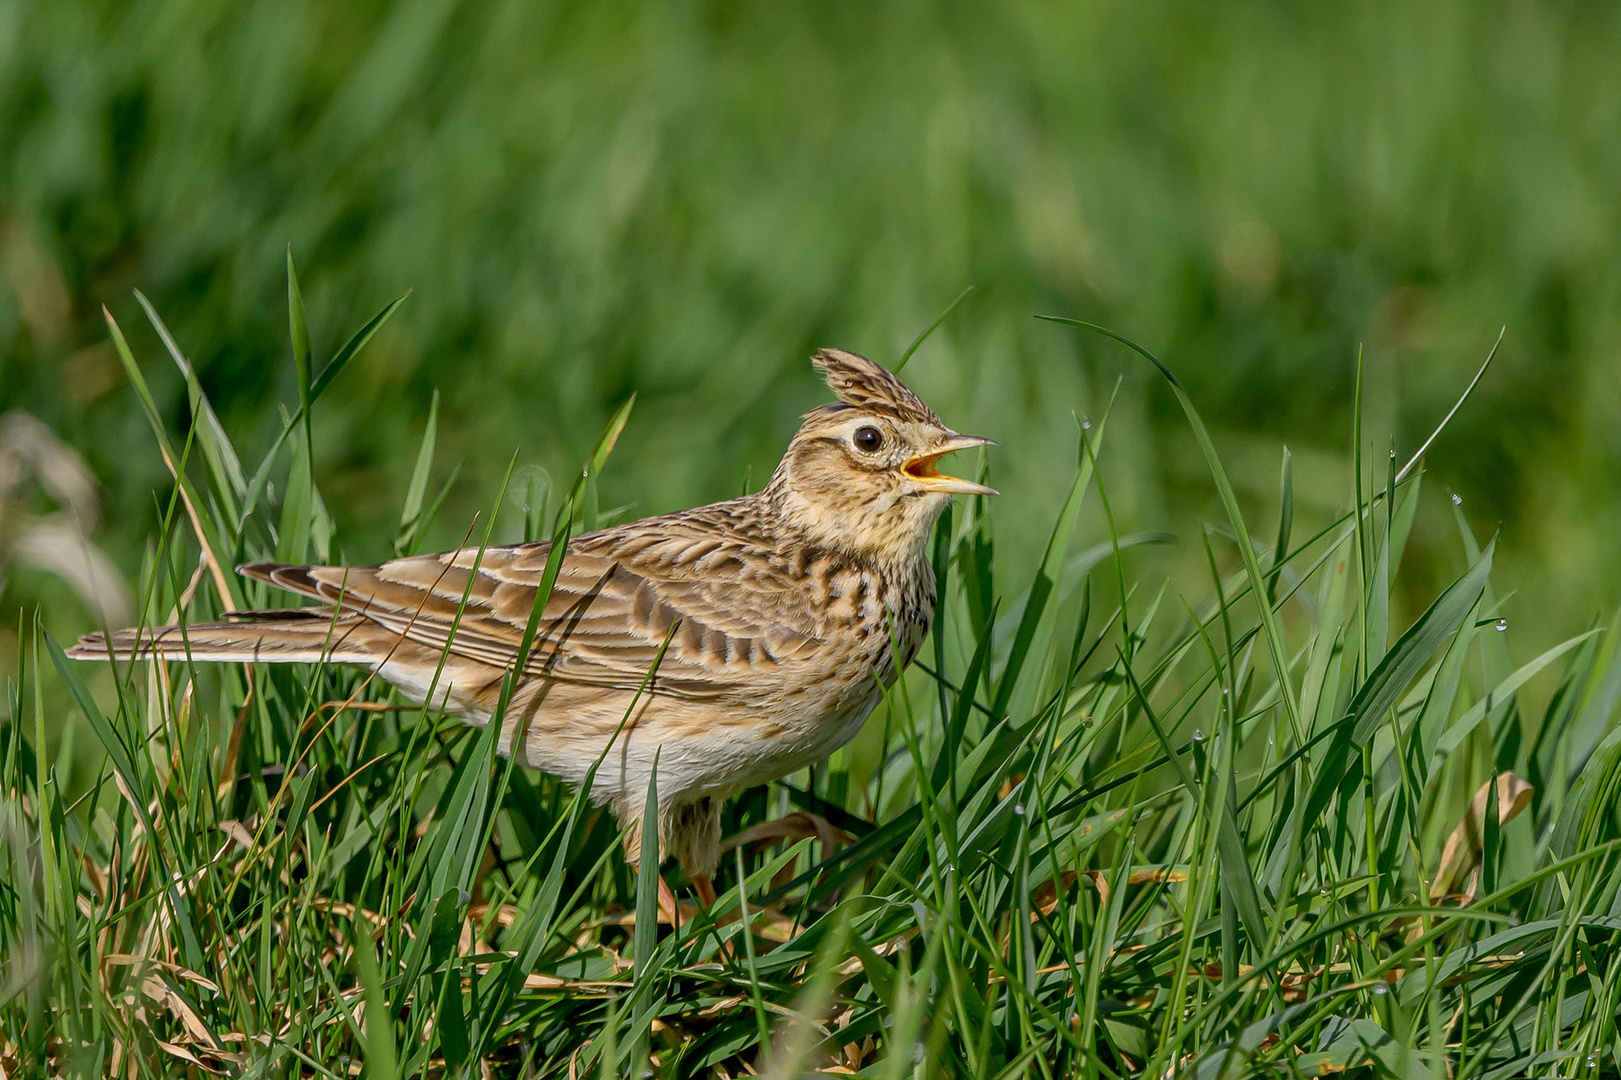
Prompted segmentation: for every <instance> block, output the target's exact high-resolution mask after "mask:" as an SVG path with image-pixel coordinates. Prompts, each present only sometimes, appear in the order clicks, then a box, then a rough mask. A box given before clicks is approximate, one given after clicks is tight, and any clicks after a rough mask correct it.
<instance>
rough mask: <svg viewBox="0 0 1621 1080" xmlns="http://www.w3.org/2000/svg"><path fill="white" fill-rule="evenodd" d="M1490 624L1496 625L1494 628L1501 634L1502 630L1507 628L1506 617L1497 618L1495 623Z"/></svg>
mask: <svg viewBox="0 0 1621 1080" xmlns="http://www.w3.org/2000/svg"><path fill="white" fill-rule="evenodd" d="M1492 625H1493V626H1494V627H1496V629H1497V632H1498V633H1499V634H1501V633H1502V632H1503V631H1504V630H1507V629H1508V620H1507V619H1498V620H1497V621H1496V622H1495V623H1493V624H1492Z"/></svg>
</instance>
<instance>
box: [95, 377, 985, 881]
mask: <svg viewBox="0 0 1621 1080" xmlns="http://www.w3.org/2000/svg"><path fill="white" fill-rule="evenodd" d="M812 362H813V363H814V364H815V366H816V367H817V368H818V369H819V370H820V371H821V372H822V374H823V375H824V376H825V378H826V379H827V383H828V386H829V387H830V388H831V389H832V391H833V393H834V394H835V395H836V396H837V397H838V401H837V402H835V403H832V404H828V405H824V406H822V407H820V408H817V409H815V410H813V411H812V412H810V413H808V414H807V415H806V416H805V418H804V423H803V424H802V426H801V427H800V429H799V431H798V433H797V434H796V435H795V436H794V438H793V440H792V441H791V442H790V443H789V444H788V449H787V452H786V453H785V454H784V455H783V458H782V462H781V464H779V465H778V466H777V469H776V472H775V473H774V474H773V475H772V477H771V481H770V483H768V484H767V485H766V486H765V487H764V488H763V489H761V490H760V491H758V492H756V493H754V494H752V495H745V496H743V497H742V498H738V499H731V500H729V501H726V502H720V503H715V504H713V505H710V506H702V507H698V508H697V509H693V510H684V511H680V512H677V513H673V514H665V515H662V516H659V517H651V518H646V519H643V520H641V521H636V522H632V523H630V524H627V525H620V526H617V527H615V528H611V529H603V530H601V531H599V532H592V533H585V534H583V535H581V536H578V537H576V538H574V539H572V540H570V541H569V543H568V545H567V549H566V551H565V553H564V557H563V560H562V566H561V570H560V572H559V573H558V576H557V580H556V583H555V585H554V587H553V589H552V592H551V594H550V596H549V597H548V599H547V600H546V604H545V608H544V610H543V612H542V615H541V620H540V623H539V631H538V633H537V636H536V638H535V641H534V644H533V647H532V649H531V651H530V653H529V655H528V657H527V659H526V662H525V666H524V669H523V671H522V673H521V675H520V677H519V678H518V680H517V681H516V683H515V688H514V691H513V693H512V696H511V701H510V703H509V705H508V707H507V710H506V713H505V716H504V722H503V731H502V733H501V739H500V744H501V746H500V748H501V752H502V753H504V754H510V753H516V754H517V755H519V759H520V760H521V761H522V762H523V763H524V764H526V765H529V766H532V767H534V768H537V769H540V770H542V771H544V772H548V773H551V774H553V775H555V776H558V777H561V778H563V779H564V780H567V781H569V782H571V783H573V784H574V785H576V786H578V785H580V784H583V783H584V782H585V781H586V779H587V775H588V773H589V772H590V770H591V768H592V767H593V765H594V764H595V763H596V762H597V761H598V760H599V759H601V761H602V764H601V766H600V767H599V768H598V769H597V773H596V776H595V778H594V780H593V782H592V788H591V798H592V799H593V800H594V801H595V802H596V803H597V804H599V805H605V806H607V807H609V808H610V809H611V810H612V811H613V813H614V814H615V816H616V817H617V818H618V820H619V823H620V825H621V828H622V830H623V833H622V835H623V837H624V853H625V857H626V858H627V859H628V860H630V861H631V862H632V863H633V864H634V863H635V862H636V860H637V859H638V858H639V856H640V849H641V845H642V844H643V843H644V842H645V841H644V840H643V837H644V835H645V829H646V823H645V822H644V821H643V815H644V813H645V810H646V803H647V791H648V781H649V778H650V776H651V774H652V772H653V769H654V761H655V755H656V757H657V773H658V776H657V780H658V785H657V791H658V821H657V823H656V833H657V837H658V843H659V845H660V846H659V854H660V855H661V856H669V855H673V856H674V857H675V858H676V859H677V860H679V861H680V863H681V866H682V868H683V869H684V870H685V871H686V873H687V876H688V878H689V880H690V881H691V882H692V883H693V885H694V887H695V889H696V890H697V892H698V894H699V896H700V898H702V899H703V900H704V901H705V902H706V903H709V902H712V901H713V897H714V892H713V889H712V886H711V884H710V875H712V874H713V873H714V871H715V868H716V865H717V863H718V862H719V860H720V852H721V847H720V808H721V805H722V803H723V801H724V800H725V799H727V798H729V797H731V796H733V795H735V794H737V793H739V792H741V791H743V790H744V789H746V788H749V787H752V786H754V785H756V784H762V783H765V782H766V781H769V780H773V779H776V778H778V777H781V776H786V775H788V774H789V773H792V772H795V771H796V770H798V769H802V768H804V767H806V766H807V765H810V764H813V763H814V762H816V761H819V760H820V759H822V758H824V757H826V756H827V755H828V754H829V753H831V752H832V751H834V750H836V749H837V748H838V747H840V746H842V745H844V744H845V743H846V742H848V741H849V740H850V739H851V738H853V737H854V736H855V734H856V732H857V731H858V730H860V728H861V725H862V723H863V722H864V721H865V720H866V719H867V716H868V715H869V714H870V713H871V712H872V710H873V708H874V707H875V706H876V705H877V704H878V701H879V699H880V698H881V697H882V695H883V692H884V690H885V689H886V688H887V687H888V686H890V685H891V684H892V683H893V682H894V681H895V679H896V677H897V676H898V674H899V673H900V671H901V670H902V669H904V668H905V667H906V665H907V664H908V663H910V662H911V660H912V657H913V656H914V654H915V653H916V652H917V649H918V646H919V645H920V644H921V642H922V640H923V636H924V634H925V633H926V632H927V631H928V628H929V623H930V621H931V620H932V619H933V617H934V607H935V581H934V571H933V568H932V567H931V565H930V562H929V558H928V554H927V551H926V546H927V542H928V536H929V531H930V529H931V528H932V527H933V525H934V523H935V521H936V519H937V518H939V516H940V514H941V512H942V511H943V510H944V509H945V507H946V505H947V503H948V502H950V500H951V496H952V495H953V494H971V495H972V494H978V495H994V494H996V492H995V491H993V490H992V489H990V488H988V487H985V486H983V485H981V484H977V483H973V482H971V481H968V480H961V479H958V478H956V477H952V476H946V475H944V474H942V473H941V472H940V471H939V470H938V469H937V468H936V462H937V461H938V460H939V459H940V458H941V457H942V456H943V455H945V454H949V453H951V452H952V451H955V450H963V449H967V448H969V447H975V446H981V445H984V444H987V443H990V442H991V441H992V440H990V439H985V438H981V437H978V436H973V435H959V434H958V433H956V432H955V431H952V430H951V429H950V428H948V427H946V425H945V424H944V423H942V422H941V420H940V418H939V417H938V416H936V415H935V414H934V412H933V411H932V410H931V409H930V408H929V407H928V406H927V405H925V404H924V403H923V402H922V401H921V400H920V399H919V398H918V397H917V395H916V394H914V393H913V392H912V391H911V390H910V389H908V388H907V387H906V385H905V384H903V383H902V382H901V381H900V380H899V379H898V378H896V377H895V376H894V375H893V374H891V373H890V372H889V371H886V370H885V369H884V368H882V367H880V366H879V365H877V364H875V363H873V362H872V361H871V360H868V359H866V358H865V357H862V356H857V355H855V354H854V353H848V352H844V351H841V350H838V349H824V350H822V351H821V352H819V353H818V354H817V355H816V356H815V357H814V358H813V361H812ZM550 551H551V545H550V544H549V543H537V544H521V545H517V546H514V547H490V548H486V549H485V550H484V551H483V553H482V554H480V552H479V551H478V550H477V549H475V548H462V549H461V550H458V551H450V552H445V553H443V554H438V555H418V556H410V557H407V558H400V559H394V560H392V561H390V562H385V563H382V564H381V565H378V566H285V565H277V564H274V563H253V564H250V565H246V566H242V567H239V568H238V570H239V572H240V573H242V574H244V575H246V576H248V577H252V578H257V579H259V580H261V581H267V582H269V583H271V584H272V585H276V586H278V587H280V588H283V589H286V590H288V591H289V592H293V593H298V594H300V595H302V596H305V597H310V598H313V599H314V600H316V601H318V602H319V604H318V606H313V607H302V608H295V609H292V610H283V611H246V612H238V613H236V614H234V615H232V616H230V617H229V619H228V621H225V622H216V623H194V624H191V625H187V626H183V627H182V626H163V627H153V628H141V629H131V630H121V631H118V632H117V633H114V634H113V635H112V640H111V642H110V644H109V642H108V641H107V640H106V639H105V638H104V637H103V636H102V635H100V634H90V635H88V636H86V637H84V638H82V639H80V641H79V643H78V644H77V645H76V646H75V647H74V648H73V649H71V650H70V651H69V655H71V656H74V657H77V658H79V659H96V658H100V659H105V658H106V657H107V655H108V653H109V651H110V652H111V653H112V655H114V656H116V657H118V658H119V659H130V658H132V657H151V656H161V657H164V658H166V659H170V660H188V659H189V660H204V661H239V662H243V663H303V664H314V663H335V664H353V665H356V666H359V667H362V668H366V669H368V670H370V671H373V672H375V673H376V674H377V675H378V676H379V677H381V678H383V679H384V680H386V681H388V682H390V683H392V684H393V685H395V686H397V687H399V689H400V690H401V691H402V692H404V694H405V695H406V696H407V697H409V698H411V699H413V700H415V701H418V702H424V703H426V704H428V705H429V706H430V707H432V708H436V709H437V708H443V709H444V710H445V711H447V712H448V713H451V714H453V715H455V716H458V717H460V718H462V719H464V720H466V721H467V722H468V723H470V724H474V725H478V726H483V725H484V724H486V723H488V722H489V719H490V717H491V715H492V713H493V712H494V711H495V710H496V708H497V706H498V699H499V697H500V693H501V687H502V683H503V681H504V680H505V678H506V676H507V674H508V672H509V671H510V670H511V669H512V667H513V665H514V664H515V663H516V662H517V660H518V653H519V649H520V642H521V639H522V637H523V634H524V630H525V627H526V626H527V624H528V622H529V619H530V617H531V613H532V611H533V608H534V606H535V601H536V598H537V594H538V590H539V588H540V585H541V579H542V575H543V572H544V569H545V566H546V560H547V556H548V554H549V553H550ZM464 597H465V610H463V598H464ZM459 611H460V621H459V623H458V621H457V615H458V612H459ZM661 649H663V650H664V651H663V656H662V658H660V656H659V653H660V650H661ZM897 649H898V652H899V655H896V651H897ZM441 660H442V661H443V670H442V671H440V670H439V669H440V664H441ZM655 661H657V664H656V669H655ZM650 671H652V673H653V674H652V678H651V679H649V678H648V676H649V672H650ZM436 672H438V675H437V678H436ZM520 733H521V745H519V746H516V747H514V746H513V745H512V743H513V740H514V738H515V737H517V736H518V735H519V734H520ZM605 751H606V755H605V754H604V752H605Z"/></svg>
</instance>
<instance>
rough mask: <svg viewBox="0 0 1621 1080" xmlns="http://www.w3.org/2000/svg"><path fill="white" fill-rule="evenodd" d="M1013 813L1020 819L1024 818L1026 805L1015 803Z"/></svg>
mask: <svg viewBox="0 0 1621 1080" xmlns="http://www.w3.org/2000/svg"><path fill="white" fill-rule="evenodd" d="M1013 812H1014V813H1015V814H1017V815H1018V816H1019V817H1024V803H1014V804H1013Z"/></svg>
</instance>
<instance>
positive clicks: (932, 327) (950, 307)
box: [890, 285, 974, 375]
mask: <svg viewBox="0 0 1621 1080" xmlns="http://www.w3.org/2000/svg"><path fill="white" fill-rule="evenodd" d="M973 291H974V287H973V286H972V285H970V286H968V287H967V288H965V289H964V290H963V291H962V292H960V293H958V294H957V298H956V299H955V300H953V301H952V302H951V303H949V304H947V305H946V309H945V310H944V311H942V312H941V313H940V314H939V316H938V317H937V318H936V319H935V320H934V321H933V322H932V323H930V324H929V325H928V326H926V327H925V328H924V329H923V332H922V333H921V334H919V335H918V336H917V337H915V338H913V339H912V344H910V345H908V346H907V347H906V351H905V352H903V353H901V358H900V359H899V360H897V361H895V366H894V367H893V368H891V369H890V370H891V371H893V372H895V374H897V375H899V374H900V371H901V368H903V367H905V366H906V362H907V361H908V360H910V359H912V354H913V353H915V352H917V351H918V349H920V348H921V347H922V346H923V343H924V342H925V341H927V340H929V335H931V334H933V333H934V332H935V331H936V330H938V329H940V324H941V323H943V322H945V321H946V320H947V319H949V318H950V317H951V313H952V312H953V311H956V310H957V305H958V304H960V303H962V302H963V301H964V300H966V299H968V294H969V293H971V292H973Z"/></svg>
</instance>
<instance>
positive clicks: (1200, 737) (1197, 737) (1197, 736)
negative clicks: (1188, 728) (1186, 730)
mask: <svg viewBox="0 0 1621 1080" xmlns="http://www.w3.org/2000/svg"><path fill="white" fill-rule="evenodd" d="M1193 741H1194V742H1204V732H1202V731H1200V730H1199V729H1198V728H1194V729H1193Z"/></svg>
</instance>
